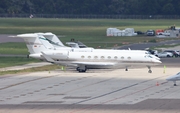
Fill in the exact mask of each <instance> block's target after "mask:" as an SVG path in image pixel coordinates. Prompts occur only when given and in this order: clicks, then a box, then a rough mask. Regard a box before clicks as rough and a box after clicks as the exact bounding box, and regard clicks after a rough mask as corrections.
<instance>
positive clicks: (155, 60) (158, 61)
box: [153, 59, 162, 63]
mask: <svg viewBox="0 0 180 113" xmlns="http://www.w3.org/2000/svg"><path fill="white" fill-rule="evenodd" d="M153 62H154V63H162V62H161V61H160V60H157V59H154V60H153Z"/></svg>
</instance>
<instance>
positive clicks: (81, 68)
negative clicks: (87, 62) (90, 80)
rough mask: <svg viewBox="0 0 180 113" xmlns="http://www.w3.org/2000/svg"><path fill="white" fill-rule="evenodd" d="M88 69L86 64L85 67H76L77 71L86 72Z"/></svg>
mask: <svg viewBox="0 0 180 113" xmlns="http://www.w3.org/2000/svg"><path fill="white" fill-rule="evenodd" d="M86 70H87V68H86V66H84V67H77V68H76V71H79V72H80V73H82V72H86Z"/></svg>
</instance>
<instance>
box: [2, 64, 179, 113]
mask: <svg viewBox="0 0 180 113" xmlns="http://www.w3.org/2000/svg"><path fill="white" fill-rule="evenodd" d="M152 70H153V73H152V74H149V73H147V71H148V69H147V68H133V69H129V71H128V72H125V71H124V69H118V70H88V71H87V73H77V72H76V71H74V70H72V69H69V70H66V71H62V70H54V71H51V72H49V71H44V72H34V73H26V74H21V75H11V76H8V75H7V76H2V77H0V95H1V96H0V113H25V112H26V113H57V112H59V113H137V112H138V113H144V112H146V113H150V112H151V113H152V112H153V113H161V112H163V113H169V112H171V113H177V112H179V110H180V101H179V99H180V96H179V93H180V87H179V86H180V83H179V82H177V84H178V86H176V87H175V86H173V83H172V82H166V80H165V78H166V77H168V76H170V75H173V74H176V73H177V72H179V68H178V67H176V66H174V67H173V66H171V67H166V70H164V67H163V66H158V67H154V68H152Z"/></svg>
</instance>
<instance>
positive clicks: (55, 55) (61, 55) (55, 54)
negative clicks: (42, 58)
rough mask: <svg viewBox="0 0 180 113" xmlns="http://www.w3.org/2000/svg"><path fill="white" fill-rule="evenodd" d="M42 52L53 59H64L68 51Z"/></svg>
mask: <svg viewBox="0 0 180 113" xmlns="http://www.w3.org/2000/svg"><path fill="white" fill-rule="evenodd" d="M44 53H45V54H46V55H48V56H50V57H51V58H52V59H55V60H62V59H66V58H68V56H69V52H68V51H48V52H44Z"/></svg>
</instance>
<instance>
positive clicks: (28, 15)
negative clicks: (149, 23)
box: [0, 14, 180, 19]
mask: <svg viewBox="0 0 180 113" xmlns="http://www.w3.org/2000/svg"><path fill="white" fill-rule="evenodd" d="M33 17H34V18H78V19H180V15H75V14H33ZM0 18H30V14H0Z"/></svg>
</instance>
